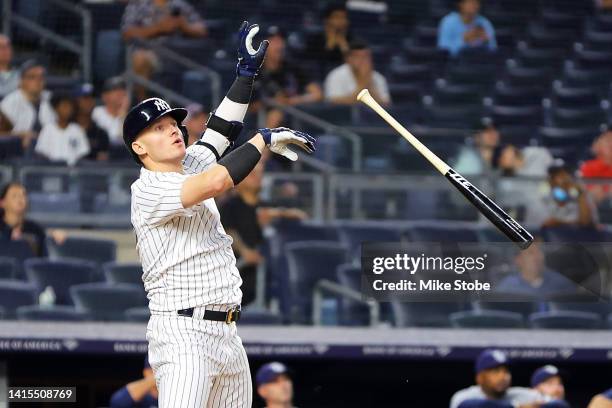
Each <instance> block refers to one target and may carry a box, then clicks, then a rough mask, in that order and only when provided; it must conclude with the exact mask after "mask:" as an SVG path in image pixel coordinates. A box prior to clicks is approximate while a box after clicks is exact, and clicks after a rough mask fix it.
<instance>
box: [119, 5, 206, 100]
mask: <svg viewBox="0 0 612 408" xmlns="http://www.w3.org/2000/svg"><path fill="white" fill-rule="evenodd" d="M121 31H122V33H123V39H124V40H125V41H127V42H131V41H133V40H143V41H152V42H154V43H158V44H159V43H163V42H164V41H165V40H167V39H169V38H170V36H183V37H192V38H197V37H204V36H205V35H206V34H207V30H206V26H205V25H204V21H203V20H202V18H201V17H200V15H199V14H198V13H197V12H196V11H195V9H194V8H193V6H192V5H191V4H189V3H188V2H187V1H185V0H130V1H129V2H128V5H127V7H126V8H125V12H124V14H123V20H122V22H121ZM138 47H139V48H138V49H137V50H136V51H135V52H134V54H133V55H132V68H133V70H134V73H136V74H137V75H140V76H142V77H145V78H150V77H151V75H152V74H153V72H154V71H156V70H159V69H160V68H161V66H160V59H159V57H158V56H157V55H156V54H155V52H153V51H152V50H150V49H146V48H144V44H142V43H141V44H138ZM134 91H135V93H136V98H137V100H138V101H141V100H143V99H145V98H146V91H145V89H144V88H143V87H136V88H135V89H134Z"/></svg>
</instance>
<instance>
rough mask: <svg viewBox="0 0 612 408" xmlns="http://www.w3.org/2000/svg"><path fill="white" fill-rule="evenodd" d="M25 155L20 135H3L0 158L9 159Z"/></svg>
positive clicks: (0, 142)
mask: <svg viewBox="0 0 612 408" xmlns="http://www.w3.org/2000/svg"><path fill="white" fill-rule="evenodd" d="M22 155H23V144H22V142H21V138H20V137H19V136H3V137H1V138H0V160H3V161H4V160H8V159H11V158H15V157H21V156H22Z"/></svg>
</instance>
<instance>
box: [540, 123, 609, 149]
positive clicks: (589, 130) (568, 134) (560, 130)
mask: <svg viewBox="0 0 612 408" xmlns="http://www.w3.org/2000/svg"><path fill="white" fill-rule="evenodd" d="M538 133H539V138H540V141H541V142H542V144H543V145H544V146H546V147H567V148H571V149H577V148H579V147H580V146H590V145H591V143H592V142H593V140H594V139H595V138H596V137H597V135H598V134H599V131H598V129H597V128H593V127H583V128H566V127H541V128H539V129H538Z"/></svg>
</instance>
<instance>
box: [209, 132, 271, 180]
mask: <svg viewBox="0 0 612 408" xmlns="http://www.w3.org/2000/svg"><path fill="white" fill-rule="evenodd" d="M260 158H261V153H259V150H257V147H255V146H254V145H253V144H251V143H245V144H243V145H242V146H240V147H239V148H237V149H236V150H234V151H233V152H231V153H229V154H228V155H227V156H225V157H223V158H222V159H221V160H219V161H218V162H217V164H220V165H221V166H223V167H225V168H226V169H227V172H228V173H229V175H230V177H231V178H232V181H233V182H234V185H235V186H236V185H238V184H240V182H241V181H242V180H244V178H245V177H246V176H248V175H249V173H250V172H251V170H253V168H254V167H255V165H257V162H258V161H259V159H260Z"/></svg>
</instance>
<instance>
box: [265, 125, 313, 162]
mask: <svg viewBox="0 0 612 408" xmlns="http://www.w3.org/2000/svg"><path fill="white" fill-rule="evenodd" d="M258 133H259V134H260V135H261V136H262V137H263V140H264V142H265V143H266V146H268V148H269V149H270V151H271V152H273V153H276V154H280V155H281V156H284V157H286V158H288V159H289V160H291V161H296V160H297V158H298V155H297V153H295V152H294V151H291V150H290V149H289V147H288V145H290V144H293V145H296V146H298V147H300V148H301V149H303V150H305V151H306V152H307V153H309V154H310V153H312V152H314V151H315V150H316V147H315V144H316V140H315V138H313V137H312V136H310V135H309V134H307V133H304V132H300V131H297V130H292V129H289V128H285V127H279V128H273V129H270V128H263V129H259V130H258Z"/></svg>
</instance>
